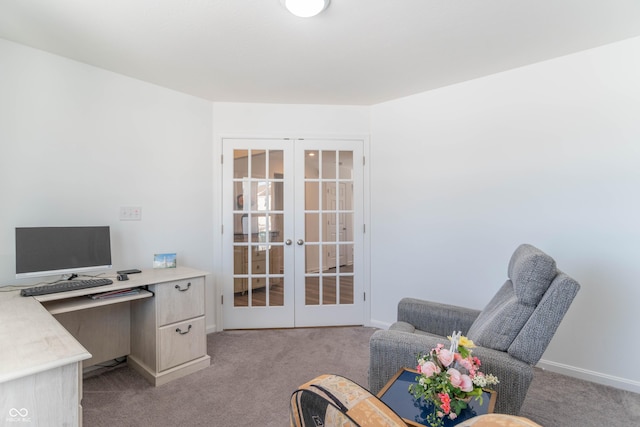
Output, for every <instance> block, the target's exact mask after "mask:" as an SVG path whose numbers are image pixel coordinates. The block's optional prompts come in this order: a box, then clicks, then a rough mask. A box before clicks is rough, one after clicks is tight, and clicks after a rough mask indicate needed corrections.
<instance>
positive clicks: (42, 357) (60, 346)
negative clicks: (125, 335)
mask: <svg viewBox="0 0 640 427" xmlns="http://www.w3.org/2000/svg"><path fill="white" fill-rule="evenodd" d="M0 343H2V345H0V383H3V382H7V381H11V380H14V379H16V378H21V377H25V376H28V375H32V374H35V373H39V372H44V371H47V370H49V369H53V368H57V367H60V366H65V365H68V364H70V363H75V362H79V361H81V360H85V359H88V358H90V357H91V354H90V353H89V352H88V351H87V350H86V349H85V348H84V347H83V346H82V345H81V344H80V343H79V342H78V341H76V339H75V338H73V336H71V334H70V333H69V332H68V331H67V330H66V329H65V328H63V327H62V325H61V324H60V323H58V322H57V321H56V320H55V319H54V318H53V317H52V316H51V314H49V312H48V311H47V310H46V309H45V308H44V307H43V306H42V305H41V304H40V303H39V302H38V301H36V300H35V299H33V298H32V297H21V296H20V293H19V291H15V292H3V293H1V294H0Z"/></svg>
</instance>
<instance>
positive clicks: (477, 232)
mask: <svg viewBox="0 0 640 427" xmlns="http://www.w3.org/2000/svg"><path fill="white" fill-rule="evenodd" d="M638 76H640V38H636V39H631V40H627V41H624V42H621V43H617V44H613V45H608V46H605V47H602V48H599V49H594V50H590V51H585V52H582V53H578V54H575V55H571V56H566V57H562V58H559V59H556V60H552V61H548V62H544V63H540V64H537V65H533V66H529V67H525V68H520V69H516V70H512V71H509V72H504V73H501V74H497V75H493V76H490V77H487V78H483V79H478V80H475V81H469V82H466V83H463V84H458V85H455V86H450V87H446V88H443V89H440V90H435V91H431V92H426V93H422V94H418V95H414V96H411V97H407V98H403V99H399V100H395V101H392V102H387V103H383V104H379V105H376V106H374V107H372V113H371V115H372V120H371V122H372V125H371V154H372V162H373V164H372V170H371V176H372V182H371V188H372V209H371V210H372V227H371V229H372V241H371V246H372V263H371V265H372V271H371V277H372V290H373V301H372V319H373V322H374V324H378V325H382V326H385V325H387V324H389V323H390V322H392V321H393V320H394V319H395V303H396V302H397V301H398V300H399V299H400V298H401V297H403V296H415V297H420V298H426V299H431V300H436V301H441V302H445V303H452V304H459V305H465V306H470V307H474V308H482V307H484V305H485V304H486V303H487V302H488V299H489V298H490V297H491V296H492V295H493V294H494V293H495V291H496V290H497V289H498V287H499V286H500V285H502V283H504V280H505V279H506V271H507V263H508V260H509V257H510V255H511V253H512V252H513V250H514V249H515V248H516V246H517V245H518V244H520V243H523V242H528V243H531V244H533V245H535V246H537V247H539V248H541V249H542V250H544V251H545V252H547V253H549V254H550V255H551V256H552V257H554V258H555V259H556V261H557V263H558V266H559V268H560V269H562V270H563V271H565V272H566V273H568V274H569V275H571V276H573V277H574V278H575V279H577V280H578V281H579V282H580V283H581V285H582V289H581V291H580V293H579V294H578V296H577V298H576V299H575V300H574V303H573V305H572V307H571V309H570V311H569V313H568V315H567V316H566V317H565V319H564V321H563V323H562V324H561V326H560V329H559V330H558V333H557V334H556V336H555V338H554V340H553V341H552V343H551V345H550V347H549V348H548V350H547V352H546V353H545V354H544V356H543V361H544V363H543V365H544V366H546V367H548V368H550V369H555V370H559V371H563V372H565V373H569V374H571V375H574V376H581V377H583V378H587V379H592V380H596V381H598V382H604V383H611V384H614V385H617V386H619V387H624V388H628V389H633V390H636V391H640V372H638V371H637V370H634V369H629V366H628V364H627V363H625V362H624V361H623V360H625V359H626V358H628V357H632V355H634V354H638V353H640V341H638V340H637V339H636V337H637V335H638V332H637V321H636V320H635V317H636V316H635V313H636V312H637V304H638V300H640V287H639V286H638V283H639V282H640V262H638V256H639V251H638V247H639V244H640V222H639V221H640V198H639V197H638V189H639V188H640V167H639V165H640V79H639V78H638ZM612 354H615V355H616V357H614V358H613V359H612V357H611V356H612Z"/></svg>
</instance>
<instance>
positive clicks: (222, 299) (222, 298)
mask: <svg viewBox="0 0 640 427" xmlns="http://www.w3.org/2000/svg"><path fill="white" fill-rule="evenodd" d="M222 304H224V295H220V305H222Z"/></svg>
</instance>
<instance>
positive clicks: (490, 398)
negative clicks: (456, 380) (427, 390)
mask: <svg viewBox="0 0 640 427" xmlns="http://www.w3.org/2000/svg"><path fill="white" fill-rule="evenodd" d="M417 375H418V372H417V371H415V370H413V369H407V368H402V369H400V370H399V371H398V372H397V373H396V374H395V375H394V376H393V377H392V378H391V379H390V380H389V382H387V384H386V385H385V386H384V387H383V388H382V390H380V392H379V393H378V397H379V398H380V400H382V401H383V402H384V403H385V404H387V406H389V407H390V408H391V409H393V410H394V411H395V412H396V413H397V414H398V415H400V416H401V417H402V418H403V419H404V421H405V422H406V423H407V424H408V425H410V426H428V425H429V424H428V423H427V416H428V415H429V414H431V413H432V412H433V410H434V406H433V404H431V403H429V402H427V401H425V400H424V399H416V398H415V397H413V395H412V394H411V393H410V392H409V385H410V384H415V383H416V376H417ZM496 397H497V394H496V392H495V391H493V390H484V392H483V393H482V404H480V401H478V400H477V399H475V398H473V399H471V401H470V402H469V406H468V407H467V408H466V409H465V410H464V411H462V412H461V413H460V415H459V416H458V418H456V419H455V420H450V419H448V418H445V419H444V426H445V427H449V426H454V425H456V424H459V423H461V422H462V421H465V420H468V419H469V418H473V417H475V416H476V415H482V414H489V413H492V412H493V408H494V407H495V404H496Z"/></svg>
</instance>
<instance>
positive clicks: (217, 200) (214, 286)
mask: <svg viewBox="0 0 640 427" xmlns="http://www.w3.org/2000/svg"><path fill="white" fill-rule="evenodd" d="M226 138H243V139H287V138H290V139H337V140H358V141H362V142H363V154H364V159H363V198H364V207H363V220H364V227H365V232H364V243H363V246H364V247H363V266H362V274H363V281H364V283H363V290H364V295H363V297H364V310H363V316H364V319H363V324H364V325H365V326H371V325H372V321H371V232H370V226H369V225H370V224H371V182H370V176H371V173H370V170H371V162H370V158H371V156H370V150H371V147H370V142H369V141H370V138H369V135H366V134H355V135H354V134H348V135H343V134H331V135H327V134H304V133H302V134H295V135H292V134H291V133H275V134H273V133H269V134H264V133H233V132H222V133H217V132H215V133H214V137H213V147H212V163H213V167H212V171H213V173H212V179H213V229H214V235H213V236H212V241H213V256H214V259H213V267H214V271H213V272H212V273H211V277H212V278H213V283H211V284H210V285H209V286H207V289H206V292H205V294H206V295H205V298H206V300H207V301H206V307H207V317H208V318H209V319H213V320H214V322H213V323H211V322H210V321H209V323H208V326H207V333H212V332H217V331H222V330H223V329H224V325H223V316H222V293H223V290H222V283H223V281H222V266H223V265H222V254H223V240H222V238H221V235H222V224H223V221H222V217H223V216H222V187H223V180H222V177H223V168H222V141H223V140H224V139H226Z"/></svg>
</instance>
